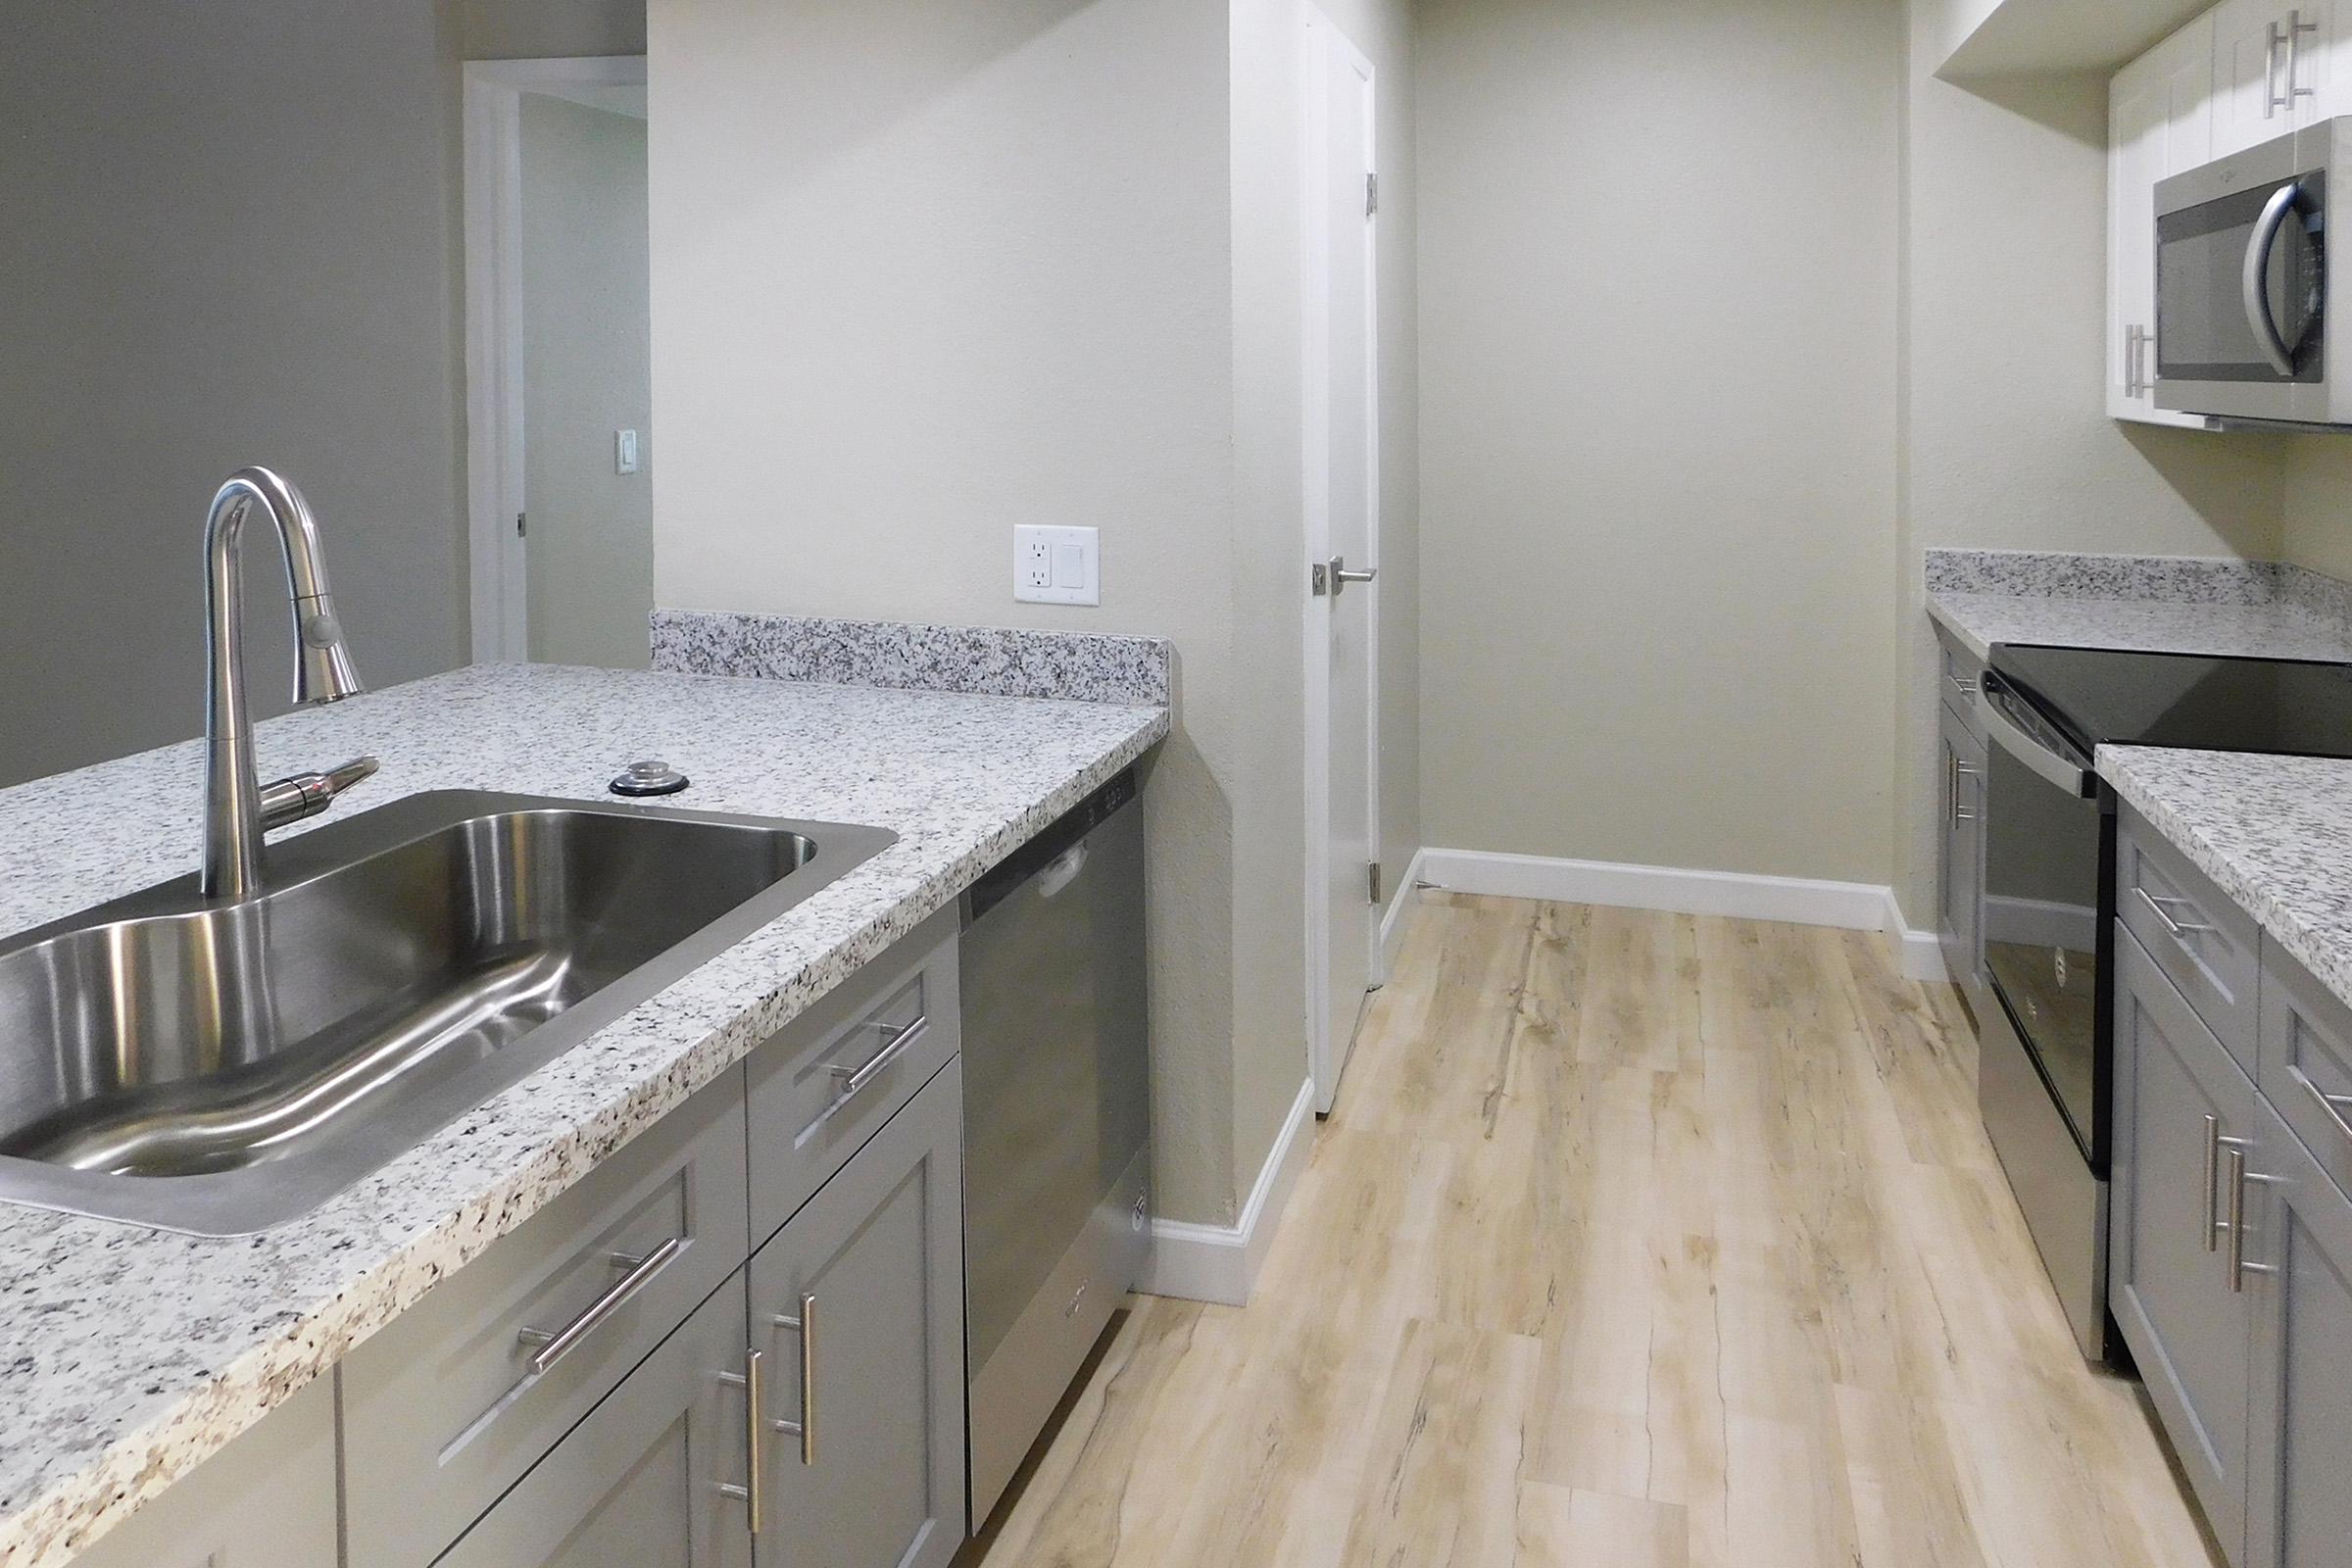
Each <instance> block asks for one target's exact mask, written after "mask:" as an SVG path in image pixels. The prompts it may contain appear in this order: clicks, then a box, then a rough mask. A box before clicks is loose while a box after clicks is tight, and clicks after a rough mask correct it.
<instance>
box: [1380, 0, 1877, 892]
mask: <svg viewBox="0 0 2352 1568" xmlns="http://www.w3.org/2000/svg"><path fill="white" fill-rule="evenodd" d="M1900 39H1901V19H1900V14H1899V12H1898V11H1897V10H1896V9H1895V8H1894V6H1893V5H1892V3H1891V0H1889V3H1887V4H1879V5H1856V4H1851V3H1845V0H1738V3H1733V0H1719V3H1703V4H1692V5H1684V6H1676V7H1657V6H1653V5H1648V4H1644V3H1642V0H1593V3H1587V4H1580V5H1576V6H1562V5H1556V4H1550V3H1546V0H1435V3H1431V4H1427V5H1424V6H1423V8H1422V11H1421V34H1420V44H1419V47H1420V59H1421V62H1422V73H1421V79H1420V169H1421V207H1420V218H1421V231H1420V233H1421V237H1420V248H1421V351H1422V377H1421V387H1422V397H1421V439H1422V443H1423V456H1422V465H1423V466H1422V473H1423V482H1422V526H1423V549H1422V555H1423V563H1424V564H1423V579H1424V580H1423V586H1422V661H1423V672H1422V680H1423V691H1424V709H1423V714H1422V743H1423V749H1422V788H1423V791H1424V799H1425V810H1426V813H1427V817H1428V829H1427V831H1428V835H1429V838H1430V841H1431V842H1432V843H1435V844H1440V845H1445V846H1447V847H1453V848H1464V849H1478V850H1501V851H1515V852H1522V853H1529V854H1536V855H1547V856H1569V857H1588V858H1599V859H1607V860H1626V861H1638V862H1645V863H1652V864H1666V865H1691V866H1703V867H1709V868H1715V869H1724V870H1733V871H1745V872H1762V873H1777V874H1789V875H1800V876H1817V877H1834V878H1853V879H1858V880H1863V881H1871V882H1880V881H1884V880H1886V877H1887V860H1888V848H1887V846H1888V838H1889V826H1890V818H1889V814H1888V812H1889V803H1888V794H1889V779H1888V770H1887V742H1886V730H1885V726H1884V723H1883V721H1881V720H1879V719H1878V717H1877V715H1880V714H1883V713H1886V712H1887V711H1888V710H1889V708H1890V707H1891V703H1892V672H1891V663H1892V659H1891V655H1892V649H1893V642H1894V631H1893V623H1894V610H1893V595H1892V588H1891V584H1892V582H1893V577H1894V545H1895V541H1894V529H1893V521H1892V519H1893V513H1894V498H1895V473H1894V454H1895V423H1894V405H1895V331H1894V325H1895V311H1896V299H1895V285H1896V251H1895V239H1894V236H1895V233H1896V231H1897V227H1898V224H1897V187H1896V176H1897V167H1898V166H1897V158H1896V134H1897V116H1898V112H1899V93H1900V80H1899V74H1898V70H1899V62H1900V53H1899V50H1900ZM1831 235H1835V236H1838V238H1837V241H1836V242H1835V243H1833V242H1831V241H1830V240H1829V238H1828V236H1831Z"/></svg>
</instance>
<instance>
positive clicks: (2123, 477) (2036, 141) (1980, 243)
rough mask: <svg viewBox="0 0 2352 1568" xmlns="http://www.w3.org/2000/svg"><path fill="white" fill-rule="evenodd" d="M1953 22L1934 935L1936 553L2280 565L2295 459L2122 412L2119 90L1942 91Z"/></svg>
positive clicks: (1907, 649) (1921, 261)
mask: <svg viewBox="0 0 2352 1568" xmlns="http://www.w3.org/2000/svg"><path fill="white" fill-rule="evenodd" d="M1942 9H1943V8H1942V7H1940V6H1939V5H1938V4H1937V3H1936V0H1912V4H1911V21H1912V33H1911V42H1910V75H1909V89H1908V102H1907V110H1906V119H1905V125H1904V148H1905V154H1904V156H1905V163H1904V173H1905V214H1904V221H1903V225H1902V236H1903V246H1904V282H1905V299H1904V307H1903V316H1902V335H1903V356H1904V374H1903V389H1904V413H1905V417H1904V435H1903V441H1902V454H1903V505H1902V507H1901V511H1900V519H1899V520H1900V529H1901V534H1900V537H1901V547H1900V549H1899V551H1898V552H1897V555H1896V562H1897V568H1898V575H1897V578H1896V582H1895V592H1896V596H1897V603H1898V604H1899V606H1900V611H1901V615H1900V622H1899V624H1900V630H1901V654H1902V675H1903V679H1902V682H1901V685H1900V688H1899V692H1898V701H1897V706H1896V709H1895V711H1894V713H1893V724H1894V728H1895V734H1896V746H1895V757H1896V766H1897V772H1896V789H1897V792H1898V805H1897V809H1896V813H1895V818H1894V821H1895V834H1896V836H1895V846H1894V878H1893V880H1894V885H1895V888H1896V890H1897V893H1898V894H1899V896H1900V898H1901V901H1902V905H1903V908H1904V911H1905V914H1906V916H1907V918H1908V919H1909V920H1910V922H1911V923H1912V924H1913V925H1915V926H1921V927H1925V926H1927V925H1930V924H1932V923H1933V912H1934V897H1935V894H1934V879H1935V864H1936V858H1935V840H1934V833H1935V822H1934V803H1935V801H1936V778H1935V756H1936V752H1935V715H1936V695H1935V694H1936V685H1935V681H1936V674H1935V660H1936V653H1935V640H1934V637H1933V635H1932V633H1931V632H1930V630H1929V627H1928V622H1927V619H1926V617H1925V615H1924V614H1923V613H1921V610H1920V604H1921V598H1922V589H1921V585H1920V562H1921V558H1922V553H1923V551H1925V550H1926V549H1928V548H1931V547H1934V546H1940V545H1950V546H1962V547H1974V548H1989V549H2032V550H2087V551H2110V550H2112V551H2125V552H2131V553H2143V554H2178V555H2240V556H2248V557H2257V558H2266V559H2267V558H2269V557H2271V556H2273V555H2275V554H2277V552H2278V549H2279V548H2280V543H2281V537H2280V495H2281V463H2280V454H2281V445H2282V444H2281V443H2280V442H2279V441H2278V440H2277V439H2276V438H2272V437H2257V436H2244V435H2232V436H2229V437H2214V436H2209V435H2205V434H2202V433H2199V432H2193V431H2182V430H2167V429H2159V428H2155V427H2151V426H2145V425H2131V424H2119V423H2118V422H2117V421H2115V420H2113V419H2110V418H2108V417H2107V416H2106V414H2105V412H2104V407H2105V395H2104V389H2103V382H2102V373H2103V372H2102V366H2103V365H2104V363H2105V349H2104V336H2103V334H2104V325H2103V321H2104V316H2105V298H2106V294H2105V290H2106V218H2105V191H2106V152H2105V146H2106V102H2107V95H2106V82H2105V79H2104V77H2103V76H2094V75H2081V76H2069V77H2059V78H2048V79H2043V80H2039V81H2035V82H2032V83H2026V82H2007V83H2001V84H1996V85H1987V86H1981V87H1979V88H1978V89H1977V90H1970V89H1965V88H1960V87H1955V86H1952V85H1950V84H1949V83H1946V82H1943V81H1939V80H1936V78H1935V76H1934V75H1933V74H1932V72H1933V68H1934V65H1935V61H1936V58H1938V55H1937V52H1936V37H1937V36H1938V27H1939V25H1941V16H1940V13H1941V11H1942Z"/></svg>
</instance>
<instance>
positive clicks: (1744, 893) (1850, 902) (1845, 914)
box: [1417, 849, 1944, 980]
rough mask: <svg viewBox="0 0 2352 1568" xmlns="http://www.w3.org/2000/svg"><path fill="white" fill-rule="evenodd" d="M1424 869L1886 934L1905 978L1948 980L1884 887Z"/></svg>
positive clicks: (1937, 953) (1491, 854)
mask: <svg viewBox="0 0 2352 1568" xmlns="http://www.w3.org/2000/svg"><path fill="white" fill-rule="evenodd" d="M1417 863H1418V864H1419V865H1420V867H1421V872H1420V874H1421V875H1422V876H1423V877H1425V878H1427V879H1428V880H1429V881H1431V882H1434V883H1436V884H1437V885H1438V886H1439V887H1443V888H1451V889H1453V890H1454V891H1455V892H1458V893H1486V894H1493V895H1495V896H1497V897H1501V898H1513V899H1550V900H1553V901H1555V902H1557V903H1562V904H1605V905H1613V906H1615V907H1619V908H1625V909H1663V910H1667V911H1669V912H1671V913H1675V914H1719V915H1725V916H1728V917H1730V918H1732V919H1738V920H1786V921H1788V922H1789V923H1790V924H1792V925H1825V926H1833V927H1836V928H1838V929H1839V930H1844V931H1882V932H1885V933H1886V934H1887V939H1888V940H1889V941H1890V942H1892V943H1893V944H1894V948H1895V953H1896V956H1897V957H1898V959H1899V961H1900V963H1901V966H1902V971H1903V973H1904V974H1905V975H1906V976H1908V977H1909V978H1911V979H1914V980H1941V979H1942V978H1944V970H1943V953H1942V950H1941V948H1940V947H1939V946H1938V945H1937V943H1936V934H1935V933H1934V932H1933V931H1915V930H1913V929H1912V928H1911V927H1910V926H1909V925H1908V924H1906V923H1905V922H1904V920H1903V911H1902V907H1901V906H1900V905H1899V904H1898V903H1897V902H1896V900H1895V897H1894V890H1893V889H1891V888H1889V887H1887V886H1885V885H1884V884H1882V883H1873V882H1824V881H1818V880H1815V879H1813V878H1810V877H1794V876H1755V875H1751V874H1749V873H1746V872H1740V871H1699V870H1691V869H1686V868H1684V867H1680V866H1666V865H1630V864H1625V863H1622V862H1619V861H1613V860H1570V859H1561V858H1554V857H1550V856H1543V855H1506V854H1502V853H1499V852H1496V851H1492V850H1435V849H1433V850H1424V851H1423V852H1422V853H1421V855H1420V857H1419V858H1418V859H1417Z"/></svg>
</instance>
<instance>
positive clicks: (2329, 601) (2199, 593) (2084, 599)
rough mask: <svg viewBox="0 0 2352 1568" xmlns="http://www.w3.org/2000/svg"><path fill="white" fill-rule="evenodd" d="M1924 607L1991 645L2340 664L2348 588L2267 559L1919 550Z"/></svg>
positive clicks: (2349, 608)
mask: <svg viewBox="0 0 2352 1568" xmlns="http://www.w3.org/2000/svg"><path fill="white" fill-rule="evenodd" d="M1926 589H1927V609H1928V613H1929V614H1930V615H1932V616H1933V617H1935V619H1936V620H1937V621H1938V622H1939V623H1941V624H1942V625H1943V626H1944V627H1945V629H1946V630H1947V631H1949V632H1950V633H1951V634H1952V635H1953V636H1954V637H1956V638H1957V639H1958V640H1959V641H1960V642H1961V643H1962V644H1963V645H1964V646H1965V647H1966V648H1967V649H1968V650H1969V652H1971V653H1973V654H1975V655H1976V656H1977V657H1978V658H1980V659H1983V658H1986V657H1988V656H1989V652H1990V649H1991V647H1992V646H1993V645H1994V644H1997V643H2044V644H2056V645H2062V646H2070V647H2082V648H2135V649H2144V650H2150V651H2160V652H2170V653H2182V654H2209V655H2217V656H2224V657H2229V656H2234V657H2239V658H2257V659H2324V660H2339V661H2352V583H2344V582H2339V581H2337V580H2336V579H2335V578H2333V577H2325V576H2322V575H2321V574H2320V573H2318V572H2316V571H2308V570H2306V569H2304V568H2303V567H2301V566H2293V565H2288V564H2284V563H2282V562H2275V561H2238V560H2234V559H2230V558H2226V557H2204V556H2082V555H2062V554H2058V553H2055V552H2046V551H2032V550H1931V551H1929V552H1927V558H1926Z"/></svg>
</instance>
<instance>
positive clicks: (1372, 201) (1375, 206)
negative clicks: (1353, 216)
mask: <svg viewBox="0 0 2352 1568" xmlns="http://www.w3.org/2000/svg"><path fill="white" fill-rule="evenodd" d="M1379 211H1380V175H1378V174H1377V173H1373V174H1366V175H1365V176H1364V216H1365V217H1366V218H1370V217H1371V216H1372V215H1373V214H1374V213H1377V212H1379Z"/></svg>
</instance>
